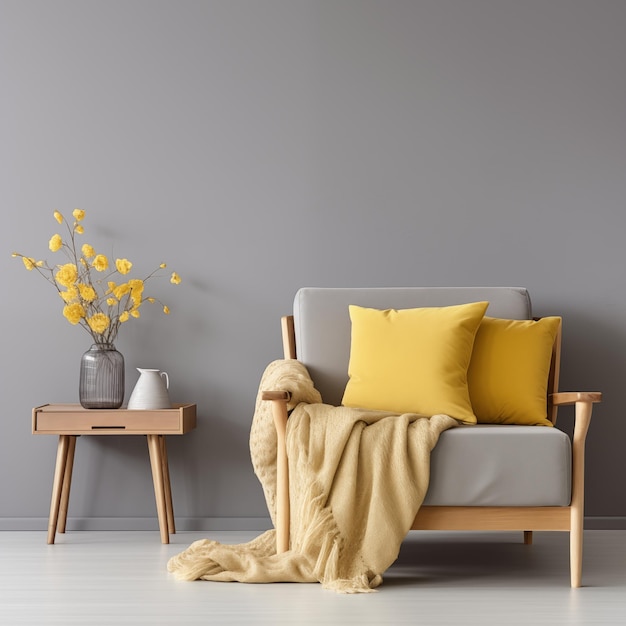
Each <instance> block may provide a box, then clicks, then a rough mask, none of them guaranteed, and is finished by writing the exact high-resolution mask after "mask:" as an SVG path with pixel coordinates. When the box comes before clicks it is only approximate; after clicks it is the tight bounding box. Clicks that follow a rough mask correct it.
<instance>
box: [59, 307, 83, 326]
mask: <svg viewBox="0 0 626 626" xmlns="http://www.w3.org/2000/svg"><path fill="white" fill-rule="evenodd" d="M63 315H64V316H65V318H66V319H67V321H68V322H69V323H70V324H74V325H76V324H78V322H80V320H81V319H82V318H83V317H85V309H84V308H83V305H82V304H79V303H78V302H75V303H74V304H67V305H65V306H64V307H63Z"/></svg>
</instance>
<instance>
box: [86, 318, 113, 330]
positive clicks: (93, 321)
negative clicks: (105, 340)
mask: <svg viewBox="0 0 626 626" xmlns="http://www.w3.org/2000/svg"><path fill="white" fill-rule="evenodd" d="M110 323H111V320H109V317H108V315H105V314H104V313H95V314H94V315H92V316H91V317H88V318H87V324H89V328H91V330H93V332H94V333H98V334H99V335H101V334H102V333H103V332H104V331H105V330H106V329H107V328H108V327H109V324H110Z"/></svg>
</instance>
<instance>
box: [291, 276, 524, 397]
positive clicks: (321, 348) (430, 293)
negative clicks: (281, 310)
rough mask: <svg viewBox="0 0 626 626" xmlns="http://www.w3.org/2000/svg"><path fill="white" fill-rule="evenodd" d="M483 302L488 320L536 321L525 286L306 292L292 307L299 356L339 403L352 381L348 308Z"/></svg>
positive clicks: (319, 386) (318, 385)
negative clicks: (349, 367) (349, 369)
mask: <svg viewBox="0 0 626 626" xmlns="http://www.w3.org/2000/svg"><path fill="white" fill-rule="evenodd" d="M481 301H486V302H489V306H488V308H487V311H486V315H488V316H490V317H496V318H506V319H513V320H529V319H531V318H532V310H531V302H530V296H529V294H528V291H527V290H526V289H524V288H521V287H398V288H394V287H382V288H315V287H306V288H302V289H300V290H299V291H298V292H297V293H296V296H295V299H294V308H293V312H294V332H295V338H296V346H297V358H298V360H299V361H300V362H302V363H303V364H304V365H305V366H306V367H307V369H308V370H309V373H310V375H311V378H312V379H313V382H314V383H315V386H316V388H317V389H318V390H319V391H320V393H321V395H322V399H323V401H324V402H326V403H328V404H334V405H339V404H341V401H342V397H343V393H344V390H345V388H346V384H347V383H348V366H349V361H350V346H351V321H350V314H349V306H350V305H356V306H359V307H367V308H374V309H413V308H421V307H447V306H452V305H460V304H467V303H470V302H481Z"/></svg>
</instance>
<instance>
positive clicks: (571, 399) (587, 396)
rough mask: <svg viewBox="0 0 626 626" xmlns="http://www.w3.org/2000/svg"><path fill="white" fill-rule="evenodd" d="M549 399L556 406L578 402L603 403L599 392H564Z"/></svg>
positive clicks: (551, 395) (554, 394) (552, 395)
mask: <svg viewBox="0 0 626 626" xmlns="http://www.w3.org/2000/svg"><path fill="white" fill-rule="evenodd" d="M549 399H550V402H551V403H552V404H553V405H554V406H566V405H568V404H576V403H577V402H592V403H595V402H602V394H601V393H600V392H599V391H563V392H559V393H552V394H550V396H549Z"/></svg>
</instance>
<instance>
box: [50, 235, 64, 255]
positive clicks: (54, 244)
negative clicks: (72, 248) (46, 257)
mask: <svg viewBox="0 0 626 626" xmlns="http://www.w3.org/2000/svg"><path fill="white" fill-rule="evenodd" d="M62 245H63V239H61V235H52V237H51V238H50V241H49V242H48V248H50V250H52V252H57V251H59V250H60V249H61V246H62Z"/></svg>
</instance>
